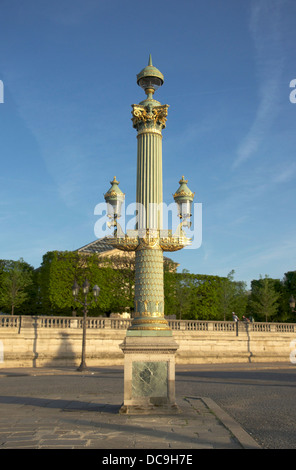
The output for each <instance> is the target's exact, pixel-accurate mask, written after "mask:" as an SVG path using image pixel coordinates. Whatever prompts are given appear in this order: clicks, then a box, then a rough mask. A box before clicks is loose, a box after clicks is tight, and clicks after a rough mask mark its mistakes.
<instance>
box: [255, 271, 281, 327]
mask: <svg viewBox="0 0 296 470" xmlns="http://www.w3.org/2000/svg"><path fill="white" fill-rule="evenodd" d="M251 287H252V292H251V297H250V300H249V306H250V308H251V311H252V313H254V314H256V315H258V317H259V318H260V317H261V318H264V319H265V321H266V322H267V321H268V319H269V318H272V317H274V316H275V315H276V314H277V312H278V299H279V294H278V293H277V292H276V291H275V288H274V279H270V278H269V277H268V276H267V275H266V276H265V278H262V276H261V277H260V279H259V280H254V281H252V283H251Z"/></svg>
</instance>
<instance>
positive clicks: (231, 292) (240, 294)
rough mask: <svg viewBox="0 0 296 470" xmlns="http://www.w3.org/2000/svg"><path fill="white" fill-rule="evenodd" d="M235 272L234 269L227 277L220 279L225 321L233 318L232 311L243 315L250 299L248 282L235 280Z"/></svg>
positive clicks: (221, 302) (221, 301)
mask: <svg viewBox="0 0 296 470" xmlns="http://www.w3.org/2000/svg"><path fill="white" fill-rule="evenodd" d="M234 273H235V271H234V270H232V271H230V272H229V274H228V275H227V277H226V278H221V280H220V291H219V301H220V304H221V312H222V313H223V320H224V321H225V320H227V319H228V320H230V319H232V317H231V314H232V312H235V313H236V314H237V315H238V316H243V315H245V312H246V306H247V301H248V294H247V291H246V283H245V282H242V281H234V279H233V278H234Z"/></svg>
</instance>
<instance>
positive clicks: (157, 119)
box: [132, 104, 169, 130]
mask: <svg viewBox="0 0 296 470" xmlns="http://www.w3.org/2000/svg"><path fill="white" fill-rule="evenodd" d="M168 107H169V105H167V104H164V105H160V106H152V105H149V104H148V105H147V106H142V105H140V104H133V105H132V108H133V110H132V116H133V117H132V121H133V127H134V128H135V129H137V130H141V129H142V128H145V129H147V128H156V129H158V130H161V129H164V128H165V126H166V121H167V115H168Z"/></svg>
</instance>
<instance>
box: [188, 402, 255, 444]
mask: <svg viewBox="0 0 296 470" xmlns="http://www.w3.org/2000/svg"><path fill="white" fill-rule="evenodd" d="M194 398H197V397H194ZM199 398H200V400H202V401H203V402H204V403H205V405H206V406H207V407H208V408H209V410H211V411H212V412H213V413H214V415H215V416H216V418H217V419H218V420H219V421H220V422H221V423H222V424H223V426H224V427H225V428H227V429H228V430H229V431H230V432H231V434H232V435H233V436H234V437H235V438H236V439H237V441H239V443H240V444H241V446H242V447H243V449H261V446H260V445H259V444H258V443H257V442H256V441H255V440H254V439H253V438H252V437H251V436H250V434H248V433H247V432H246V431H245V430H244V429H243V428H242V427H241V426H240V425H239V424H238V423H237V421H235V420H234V419H233V418H232V417H231V416H230V415H229V414H228V413H226V412H225V411H224V410H223V409H222V408H220V406H218V405H217V403H216V402H214V400H212V399H211V398H209V397H199Z"/></svg>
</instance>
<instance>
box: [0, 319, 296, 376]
mask: <svg viewBox="0 0 296 470" xmlns="http://www.w3.org/2000/svg"><path fill="white" fill-rule="evenodd" d="M131 321H132V320H130V319H121V318H105V317H88V318H87V334H86V356H87V364H88V365H90V366H99V365H117V364H120V365H122V364H123V353H122V351H121V350H120V348H119V345H120V344H121V343H122V342H123V340H124V338H125V335H126V329H127V328H128V326H129V325H130V324H131ZM168 322H169V325H170V327H171V329H172V331H173V336H174V338H175V340H176V341H177V343H178V344H179V349H178V351H177V353H176V363H177V364H178V363H180V364H196V363H213V362H217V363H218V362H219V363H223V362H224V363H226V362H246V361H248V362H270V361H281V362H283V361H286V362H289V361H290V360H291V357H293V360H294V356H295V354H294V353H295V350H296V323H275V322H274V323H265V322H255V323H244V322H238V323H235V322H233V321H216V320H214V321H205V320H171V319H169V320H168ZM82 324H83V318H82V317H63V316H45V315H44V316H43V315H42V316H18V315H15V316H11V315H0V367H20V366H24V367H32V366H34V367H40V366H64V365H73V364H77V365H79V363H80V360H81V345H82ZM291 348H292V350H294V353H293V351H291ZM291 354H292V356H291ZM293 354H294V355H293Z"/></svg>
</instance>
